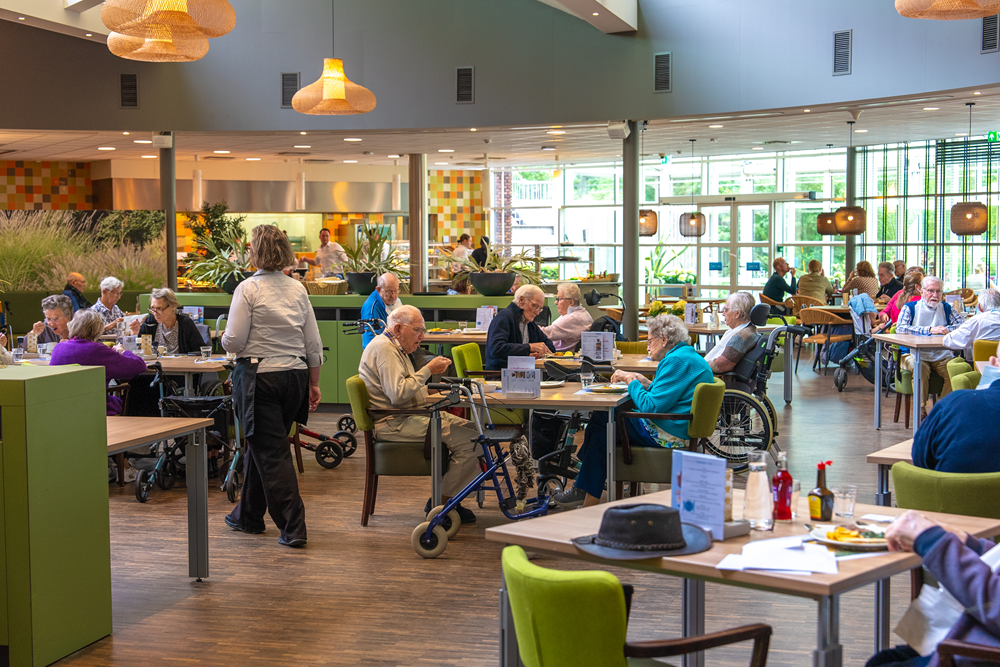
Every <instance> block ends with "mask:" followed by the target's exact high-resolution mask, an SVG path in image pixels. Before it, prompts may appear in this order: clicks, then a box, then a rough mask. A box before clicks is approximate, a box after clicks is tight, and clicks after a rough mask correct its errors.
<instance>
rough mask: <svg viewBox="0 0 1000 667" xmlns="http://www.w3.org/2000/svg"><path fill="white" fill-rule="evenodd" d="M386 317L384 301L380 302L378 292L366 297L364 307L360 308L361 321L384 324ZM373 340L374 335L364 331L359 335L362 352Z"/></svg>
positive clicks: (387, 313) (366, 330)
mask: <svg viewBox="0 0 1000 667" xmlns="http://www.w3.org/2000/svg"><path fill="white" fill-rule="evenodd" d="M388 317H389V312H388V311H387V310H386V309H385V301H383V300H382V295H381V294H379V293H378V290H376V291H374V292H372V293H371V294H370V295H368V298H367V299H366V300H365V303H364V305H363V306H361V319H363V320H382V321H383V322H385V321H386V319H388ZM374 339H375V334H373V333H372V332H371V331H369V330H368V329H365V331H364V333H363V334H361V349H362V350H363V349H365V348H366V347H368V343H370V342H372V341H373V340H374Z"/></svg>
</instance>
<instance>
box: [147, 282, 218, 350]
mask: <svg viewBox="0 0 1000 667" xmlns="http://www.w3.org/2000/svg"><path fill="white" fill-rule="evenodd" d="M151 297H152V298H151V299H150V301H149V315H147V316H146V319H145V320H143V321H142V322H140V321H139V320H132V324H131V327H132V333H133V334H135V335H139V336H145V335H147V334H148V335H150V336H152V337H153V347H154V348H158V347H161V346H163V347H166V348H167V354H187V353H188V352H197V351H198V350H200V349H201V346H202V345H204V344H205V339H204V338H202V336H201V332H200V331H198V327H197V326H196V325H195V323H194V321H193V320H192V319H191V318H190V317H188V316H187V315H185V314H184V313H181V312H178V310H177V308H178V307H179V306H178V303H177V295H175V294H174V291H173V290H171V289H167V288H166V287H164V288H162V289H155V290H153V291H152V293H151Z"/></svg>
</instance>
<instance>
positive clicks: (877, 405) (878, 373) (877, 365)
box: [875, 340, 882, 431]
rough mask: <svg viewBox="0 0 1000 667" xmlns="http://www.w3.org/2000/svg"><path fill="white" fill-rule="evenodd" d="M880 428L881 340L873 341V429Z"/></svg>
mask: <svg viewBox="0 0 1000 667" xmlns="http://www.w3.org/2000/svg"><path fill="white" fill-rule="evenodd" d="M880 428H882V341H880V340H876V341H875V430H876V431H877V430H879V429H880Z"/></svg>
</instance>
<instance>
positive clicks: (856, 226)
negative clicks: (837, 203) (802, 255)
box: [833, 120, 868, 234]
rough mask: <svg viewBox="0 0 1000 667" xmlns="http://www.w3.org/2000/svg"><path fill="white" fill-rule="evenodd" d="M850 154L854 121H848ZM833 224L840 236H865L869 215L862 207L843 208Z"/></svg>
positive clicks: (834, 215)
mask: <svg viewBox="0 0 1000 667" xmlns="http://www.w3.org/2000/svg"><path fill="white" fill-rule="evenodd" d="M847 136H848V140H849V142H848V143H849V145H848V149H847V150H848V153H850V151H851V150H852V149H853V148H854V121H853V120H849V121H847ZM833 224H834V225H835V226H836V227H837V233H838V234H864V233H865V229H866V228H867V227H868V213H867V212H865V209H863V208H861V207H860V206H841V207H840V208H838V209H837V210H836V211H834V212H833Z"/></svg>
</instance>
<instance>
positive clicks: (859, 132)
mask: <svg viewBox="0 0 1000 667" xmlns="http://www.w3.org/2000/svg"><path fill="white" fill-rule="evenodd" d="M867 131H868V130H854V132H855V134H864V133H865V132H867Z"/></svg>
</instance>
